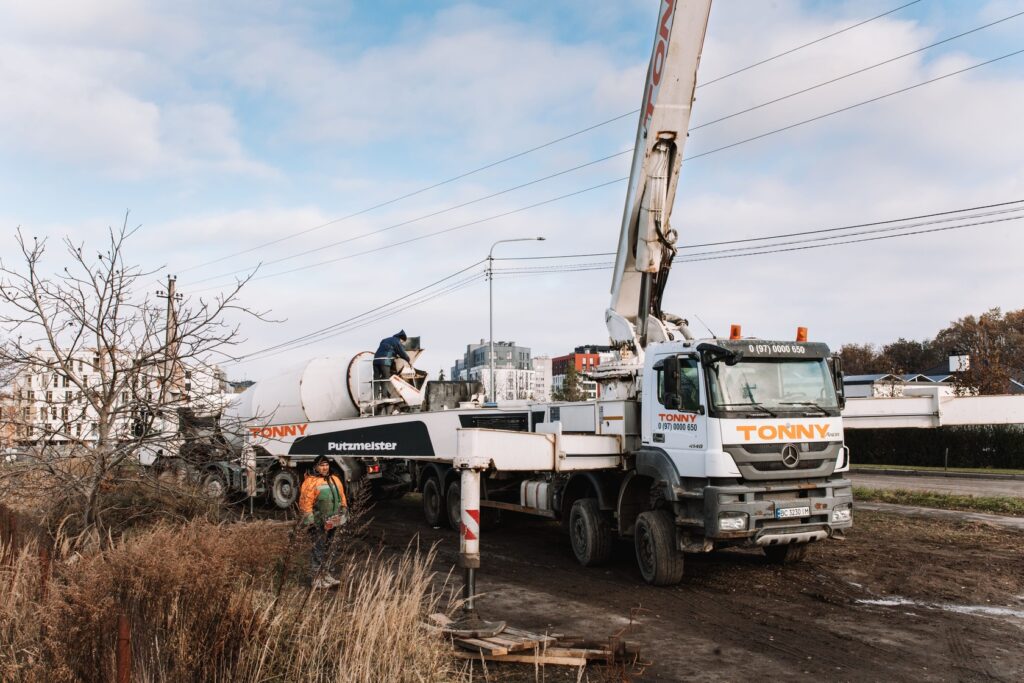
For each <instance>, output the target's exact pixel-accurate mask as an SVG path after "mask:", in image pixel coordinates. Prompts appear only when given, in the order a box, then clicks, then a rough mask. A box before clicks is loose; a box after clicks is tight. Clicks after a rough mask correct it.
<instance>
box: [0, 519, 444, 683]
mask: <svg viewBox="0 0 1024 683" xmlns="http://www.w3.org/2000/svg"><path fill="white" fill-rule="evenodd" d="M290 529H291V527H290V525H288V524H285V523H278V522H255V523H248V524H234V525H216V524H211V523H209V522H206V521H197V522H192V523H188V524H179V525H171V524H161V525H157V526H155V527H153V528H150V529H148V530H145V531H141V532H139V533H138V534H137V535H135V536H133V537H130V538H128V539H125V540H121V541H119V542H117V543H115V544H113V545H112V546H110V547H107V548H106V549H104V550H96V551H92V552H90V553H88V554H85V555H72V556H70V557H69V558H66V559H64V560H62V561H61V562H58V563H55V564H54V576H53V579H52V581H50V583H49V585H48V588H47V591H46V592H47V595H45V597H44V596H43V595H42V593H41V590H40V587H41V584H42V582H41V581H40V569H39V562H38V552H37V550H36V546H35V545H34V544H31V543H30V544H27V545H26V546H25V547H24V548H22V550H21V551H20V553H18V554H17V555H16V556H15V557H14V558H13V559H12V560H11V561H10V562H8V563H6V564H4V565H3V566H2V567H0V680H4V681H26V682H28V681H31V682H34V681H77V680H90V681H92V680H96V681H99V680H114V671H115V649H116V642H117V616H118V614H119V613H125V614H127V615H128V617H129V620H130V623H131V632H132V656H133V663H134V667H133V668H134V672H133V680H136V681H168V682H174V681H182V682H184V681H197V680H203V681H254V682H255V681H299V680H301V681H367V682H370V681H448V680H458V679H460V678H461V676H462V673H461V671H460V670H458V669H457V668H455V664H454V663H453V661H452V659H451V657H450V656H449V654H448V651H447V649H446V648H445V646H444V644H443V642H442V641H441V640H439V639H438V638H437V636H436V635H435V634H432V633H430V632H429V631H427V630H426V629H425V628H424V627H423V623H424V621H425V617H426V615H427V614H429V613H430V612H431V611H433V610H435V609H436V607H437V601H438V594H437V593H435V592H434V591H433V589H432V571H431V563H432V561H433V554H432V553H431V552H426V553H421V552H418V551H417V550H416V549H410V550H409V551H407V552H406V553H405V554H404V555H403V556H401V557H398V558H396V559H384V558H382V557H381V556H380V555H379V554H377V553H373V552H369V553H368V552H367V551H366V549H365V548H362V549H360V550H359V551H358V552H359V555H360V557H357V556H356V555H355V554H354V553H349V554H348V555H347V557H344V558H343V559H342V561H341V562H340V563H339V564H340V565H341V575H340V576H339V578H340V579H341V581H342V583H341V586H340V587H339V589H338V590H336V591H330V592H326V593H325V592H311V591H310V590H309V589H307V588H305V587H304V586H302V585H300V584H299V583H298V582H297V581H296V580H293V579H292V578H289V577H294V578H295V579H298V578H300V577H301V578H304V577H305V560H306V557H305V556H306V552H307V549H308V546H307V545H305V543H303V542H302V541H303V540H304V539H300V541H299V542H294V537H292V536H290V534H289V531H290ZM2 551H3V549H0V553H2Z"/></svg>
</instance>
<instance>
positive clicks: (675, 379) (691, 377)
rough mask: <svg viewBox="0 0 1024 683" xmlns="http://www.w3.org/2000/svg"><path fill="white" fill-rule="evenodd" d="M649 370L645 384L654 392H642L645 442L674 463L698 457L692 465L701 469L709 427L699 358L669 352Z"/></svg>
mask: <svg viewBox="0 0 1024 683" xmlns="http://www.w3.org/2000/svg"><path fill="white" fill-rule="evenodd" d="M673 361H674V362H673ZM652 370H653V376H652V377H651V378H650V379H651V382H650V384H648V385H647V386H650V387H651V388H652V389H653V391H651V392H650V395H648V394H647V392H644V393H645V396H644V413H645V419H644V435H643V437H644V438H643V440H644V443H645V444H648V445H650V446H653V447H654V448H661V449H663V450H665V451H666V452H668V454H669V455H670V456H672V458H673V460H676V462H677V465H682V464H683V463H685V462H686V461H687V460H693V459H694V458H696V457H697V456H699V460H698V461H697V462H695V463H694V464H695V465H697V466H699V467H700V469H701V471H703V466H704V461H703V452H704V450H705V449H706V448H707V429H708V428H707V408H706V407H705V405H704V401H703V399H702V397H703V396H704V387H703V386H702V384H701V382H702V380H701V372H700V361H699V360H698V359H697V357H695V356H686V355H683V356H672V355H668V356H665V357H664V358H661V359H658V360H657V361H656V362H655V363H654V366H653V368H652ZM686 469H689V468H686ZM681 473H682V472H681Z"/></svg>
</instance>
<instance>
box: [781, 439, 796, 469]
mask: <svg viewBox="0 0 1024 683" xmlns="http://www.w3.org/2000/svg"><path fill="white" fill-rule="evenodd" d="M782 464H783V465H785V466H786V467H788V468H789V469H793V468H794V467H796V466H797V465H799V464H800V449H799V448H797V447H796V446H795V445H794V444H791V443H787V444H786V445H785V446H783V447H782Z"/></svg>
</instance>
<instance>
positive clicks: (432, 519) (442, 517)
mask: <svg viewBox="0 0 1024 683" xmlns="http://www.w3.org/2000/svg"><path fill="white" fill-rule="evenodd" d="M447 515H448V512H447V508H445V504H444V497H443V496H442V495H441V482H439V481H438V480H437V477H430V478H428V479H427V480H426V481H425V482H423V521H425V522H426V523H427V525H428V526H432V527H434V528H435V529H436V528H437V527H439V526H441V525H443V524H444V523H445V522H446V521H447Z"/></svg>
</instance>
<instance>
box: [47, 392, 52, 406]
mask: <svg viewBox="0 0 1024 683" xmlns="http://www.w3.org/2000/svg"><path fill="white" fill-rule="evenodd" d="M46 402H47V403H53V392H52V391H47V392H46Z"/></svg>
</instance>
